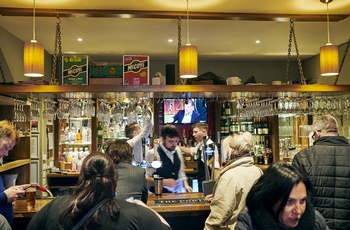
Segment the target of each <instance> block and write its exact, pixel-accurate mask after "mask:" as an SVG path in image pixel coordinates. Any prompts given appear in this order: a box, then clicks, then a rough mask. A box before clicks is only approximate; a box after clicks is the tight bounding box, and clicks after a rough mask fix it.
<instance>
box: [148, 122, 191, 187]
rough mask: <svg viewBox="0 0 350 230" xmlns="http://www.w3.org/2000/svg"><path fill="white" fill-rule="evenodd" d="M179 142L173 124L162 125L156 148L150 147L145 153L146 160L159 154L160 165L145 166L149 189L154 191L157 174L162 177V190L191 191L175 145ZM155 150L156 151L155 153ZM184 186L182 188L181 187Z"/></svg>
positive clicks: (180, 156)
mask: <svg viewBox="0 0 350 230" xmlns="http://www.w3.org/2000/svg"><path fill="white" fill-rule="evenodd" d="M178 142H179V133H178V131H177V129H176V127H175V126H174V125H170V124H168V125H164V126H163V128H162V130H161V143H160V144H159V146H158V148H157V149H151V150H149V151H148V152H147V154H146V161H153V160H154V156H155V154H156V156H158V155H159V158H160V160H161V161H162V166H161V167H160V168H158V169H154V168H147V169H146V179H147V184H148V185H149V186H151V187H150V191H151V192H154V178H153V175H154V174H157V175H158V176H160V177H163V178H164V180H163V186H164V187H163V192H164V193H166V192H184V189H185V191H187V192H192V188H191V187H190V186H189V185H188V182H187V177H186V174H185V172H184V168H185V164H184V159H183V156H182V153H181V150H180V149H179V148H178V147H177V144H178ZM155 152H156V153H155ZM183 188H184V189H183Z"/></svg>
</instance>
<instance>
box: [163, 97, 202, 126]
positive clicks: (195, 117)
mask: <svg viewBox="0 0 350 230" xmlns="http://www.w3.org/2000/svg"><path fill="white" fill-rule="evenodd" d="M199 121H200V114H199V113H198V112H196V111H195V110H194V102H193V100H192V99H187V103H185V109H184V110H183V109H182V110H179V111H178V112H177V113H176V114H175V116H174V117H172V118H170V119H169V122H170V123H176V122H177V123H181V124H186V123H188V124H190V123H197V122H199Z"/></svg>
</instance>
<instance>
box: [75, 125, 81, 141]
mask: <svg viewBox="0 0 350 230" xmlns="http://www.w3.org/2000/svg"><path fill="white" fill-rule="evenodd" d="M82 139H83V138H82V134H81V132H80V128H78V131H77V134H76V135H75V141H76V143H81V142H82Z"/></svg>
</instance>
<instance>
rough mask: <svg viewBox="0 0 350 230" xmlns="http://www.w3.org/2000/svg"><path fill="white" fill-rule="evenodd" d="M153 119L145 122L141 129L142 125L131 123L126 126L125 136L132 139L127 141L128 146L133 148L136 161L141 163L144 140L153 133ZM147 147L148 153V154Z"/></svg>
mask: <svg viewBox="0 0 350 230" xmlns="http://www.w3.org/2000/svg"><path fill="white" fill-rule="evenodd" d="M152 128H153V118H151V119H150V120H145V122H144V125H143V127H142V129H141V127H140V125H139V124H137V123H136V122H133V123H130V124H128V125H126V126H125V136H126V137H128V138H130V139H129V140H127V142H128V144H129V145H130V146H131V148H133V154H134V160H135V161H136V162H141V161H142V160H143V156H142V138H147V137H148V136H149V134H150V133H151V132H152ZM147 150H148V149H147V146H146V152H147Z"/></svg>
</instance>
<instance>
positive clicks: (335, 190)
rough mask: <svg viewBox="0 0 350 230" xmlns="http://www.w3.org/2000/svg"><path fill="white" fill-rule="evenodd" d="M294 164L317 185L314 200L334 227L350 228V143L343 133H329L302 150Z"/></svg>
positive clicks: (295, 158) (317, 207) (331, 227)
mask: <svg viewBox="0 0 350 230" xmlns="http://www.w3.org/2000/svg"><path fill="white" fill-rule="evenodd" d="M292 164H293V165H294V166H296V167H298V168H299V169H300V172H302V173H303V174H305V175H306V176H307V178H308V179H309V180H310V181H311V183H312V185H313V194H312V203H313V205H314V206H315V208H316V209H317V210H318V211H319V212H320V213H321V214H322V216H323V217H324V218H325V219H326V222H327V225H328V227H329V228H330V229H344V230H345V229H346V230H349V229H350V144H349V142H348V140H347V139H346V138H345V137H343V136H325V137H321V138H320V139H318V140H317V141H315V143H314V145H313V146H310V147H309V148H307V149H304V150H302V151H301V152H299V153H298V154H296V155H295V157H294V159H293V163H292Z"/></svg>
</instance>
